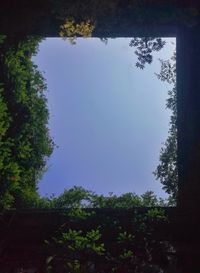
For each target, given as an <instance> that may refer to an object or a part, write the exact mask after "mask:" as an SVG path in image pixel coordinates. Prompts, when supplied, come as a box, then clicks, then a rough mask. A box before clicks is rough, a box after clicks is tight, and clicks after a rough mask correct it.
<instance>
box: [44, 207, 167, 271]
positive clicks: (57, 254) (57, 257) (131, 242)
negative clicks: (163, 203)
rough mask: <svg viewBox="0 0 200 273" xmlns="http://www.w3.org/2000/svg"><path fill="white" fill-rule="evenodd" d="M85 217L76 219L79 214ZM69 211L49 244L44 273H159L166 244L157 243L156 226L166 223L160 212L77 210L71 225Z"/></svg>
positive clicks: (157, 210) (152, 210)
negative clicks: (86, 214) (86, 213)
mask: <svg viewBox="0 0 200 273" xmlns="http://www.w3.org/2000/svg"><path fill="white" fill-rule="evenodd" d="M81 211H82V213H83V215H85V212H88V213H89V214H88V216H87V217H84V218H83V217H80V213H81ZM70 212H71V210H68V211H67V212H66V221H65V223H64V224H62V226H61V227H60V228H59V229H58V231H57V232H56V233H55V236H53V237H52V238H51V239H50V240H46V244H48V248H49V257H48V258H47V271H48V272H55V271H57V270H60V271H61V272H73V273H82V272H94V271H95V272H102V273H103V272H136V273H139V272H154V273H156V272H161V271H160V270H161V269H163V268H164V266H165V264H166V263H167V257H166V256H165V253H166V251H168V250H169V247H170V246H169V244H168V243H167V242H166V238H165V241H164V242H163V241H162V240H159V239H158V238H159V235H158V230H159V227H160V225H163V224H164V223H167V218H166V216H165V213H164V211H163V210H162V209H161V208H151V209H149V210H147V211H146V212H144V213H143V214H141V213H139V214H138V213H135V212H134V210H130V211H128V210H122V211H121V213H120V211H118V210H116V209H115V210H112V212H113V213H109V215H108V211H105V212H104V211H103V210H101V212H100V214H99V213H98V210H96V209H88V210H86V209H85V208H82V209H79V216H78V217H76V221H75V222H74V215H73V216H71V214H70Z"/></svg>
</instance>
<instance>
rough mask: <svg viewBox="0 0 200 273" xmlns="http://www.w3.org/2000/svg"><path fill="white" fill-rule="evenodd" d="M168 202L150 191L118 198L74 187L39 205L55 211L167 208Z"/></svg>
mask: <svg viewBox="0 0 200 273" xmlns="http://www.w3.org/2000/svg"><path fill="white" fill-rule="evenodd" d="M169 205H170V203H169V200H164V199H162V198H157V197H156V195H155V194H154V193H153V192H152V191H147V192H146V193H144V194H142V195H140V196H139V195H137V194H135V193H132V192H128V193H124V194H122V195H120V196H117V195H114V194H113V193H109V195H108V196H104V195H102V194H100V195H99V194H96V193H95V192H92V191H89V190H86V189H84V188H83V187H77V186H74V187H73V188H70V189H65V190H64V192H63V193H62V194H60V195H59V196H58V197H55V196H54V195H52V196H51V197H43V198H41V199H40V202H39V205H38V206H41V207H43V208H56V209H58V208H59V209H73V208H75V209H77V213H78V209H82V208H101V209H104V208H112V209H113V208H114V209H117V208H126V209H128V208H134V207H156V206H161V207H164V206H169Z"/></svg>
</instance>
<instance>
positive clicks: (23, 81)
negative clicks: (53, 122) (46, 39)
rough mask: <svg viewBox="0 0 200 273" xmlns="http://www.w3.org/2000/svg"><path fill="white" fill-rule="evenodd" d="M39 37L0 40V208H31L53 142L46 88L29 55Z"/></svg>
mask: <svg viewBox="0 0 200 273" xmlns="http://www.w3.org/2000/svg"><path fill="white" fill-rule="evenodd" d="M40 41H41V39H40V38H31V37H28V38H27V39H24V40H23V41H20V42H17V41H12V40H10V39H9V38H6V37H5V36H3V37H1V39H0V50H1V55H0V207H1V208H10V207H26V206H33V204H34V202H36V200H37V199H38V198H39V194H38V193H37V183H38V179H39V178H40V176H41V175H42V173H43V171H44V169H45V165H46V160H47V158H48V157H49V156H50V154H51V153H52V150H53V146H54V143H53V141H52V139H51V138H50V136H49V129H48V127H47V123H48V109H47V100H46V97H45V93H44V91H45V90H46V84H45V81H44V78H43V76H42V74H41V73H40V72H39V71H38V69H37V66H36V65H34V64H33V62H32V61H31V56H32V55H33V54H36V53H37V50H38V44H39V42H40Z"/></svg>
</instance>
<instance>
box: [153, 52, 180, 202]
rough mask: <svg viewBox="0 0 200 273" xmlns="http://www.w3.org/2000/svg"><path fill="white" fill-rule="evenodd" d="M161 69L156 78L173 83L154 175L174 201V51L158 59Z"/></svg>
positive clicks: (176, 171)
mask: <svg viewBox="0 0 200 273" xmlns="http://www.w3.org/2000/svg"><path fill="white" fill-rule="evenodd" d="M160 62H161V70H160V73H159V74H157V77H158V79H160V80H161V81H166V82H168V83H170V84H173V87H172V89H171V90H169V91H168V95H169V98H168V99H167V103H166V107H167V108H168V109H170V110H171V111H172V114H171V117H170V127H169V135H168V137H167V139H166V141H165V143H164V144H163V147H162V148H161V151H160V163H159V165H158V166H157V168H156V170H155V171H154V175H155V176H156V178H157V179H159V180H160V181H161V183H162V184H163V189H164V190H165V191H166V192H167V193H168V194H170V196H171V200H172V201H174V202H176V198H177V193H178V170H177V105H176V102H177V97H176V53H174V55H173V56H172V58H171V59H170V60H166V61H163V60H160Z"/></svg>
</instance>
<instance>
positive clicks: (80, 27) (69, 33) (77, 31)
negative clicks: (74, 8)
mask: <svg viewBox="0 0 200 273" xmlns="http://www.w3.org/2000/svg"><path fill="white" fill-rule="evenodd" d="M94 28H95V25H94V23H92V22H91V21H90V20H87V21H82V22H81V23H80V24H78V23H76V22H75V20H74V19H73V18H72V19H65V21H64V23H63V24H62V25H61V26H60V29H61V31H60V33H59V35H60V37H62V38H64V39H66V38H67V39H68V40H69V41H70V43H71V44H76V38H77V36H81V37H84V38H86V37H91V35H92V31H93V30H94Z"/></svg>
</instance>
